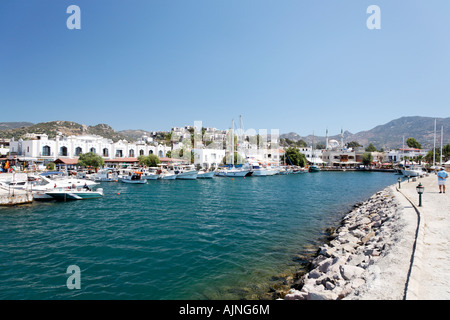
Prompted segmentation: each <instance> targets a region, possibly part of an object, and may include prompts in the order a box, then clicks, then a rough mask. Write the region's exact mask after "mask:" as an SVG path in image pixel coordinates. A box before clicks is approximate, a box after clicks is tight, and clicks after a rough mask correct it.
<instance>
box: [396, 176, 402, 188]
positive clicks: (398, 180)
mask: <svg viewBox="0 0 450 320" xmlns="http://www.w3.org/2000/svg"><path fill="white" fill-rule="evenodd" d="M397 182H398V188H399V189H401V188H402V186H401V185H400V182H402V178H398V179H397Z"/></svg>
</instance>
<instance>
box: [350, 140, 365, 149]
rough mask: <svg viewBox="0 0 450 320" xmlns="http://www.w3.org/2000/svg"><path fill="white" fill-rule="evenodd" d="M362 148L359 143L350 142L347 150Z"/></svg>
mask: <svg viewBox="0 0 450 320" xmlns="http://www.w3.org/2000/svg"><path fill="white" fill-rule="evenodd" d="M358 147H362V145H360V144H359V143H358V142H357V141H350V142H348V143H347V148H358Z"/></svg>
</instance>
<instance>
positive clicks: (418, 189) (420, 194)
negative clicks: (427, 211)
mask: <svg viewBox="0 0 450 320" xmlns="http://www.w3.org/2000/svg"><path fill="white" fill-rule="evenodd" d="M416 190H417V193H418V194H419V207H421V206H422V194H423V191H424V190H425V187H424V186H423V185H422V183H421V182H419V184H418V185H417V187H416Z"/></svg>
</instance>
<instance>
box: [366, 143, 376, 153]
mask: <svg viewBox="0 0 450 320" xmlns="http://www.w3.org/2000/svg"><path fill="white" fill-rule="evenodd" d="M366 151H367V152H375V151H377V148H375V146H374V145H373V144H372V143H370V144H369V146H368V147H367V148H366Z"/></svg>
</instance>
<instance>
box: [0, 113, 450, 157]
mask: <svg viewBox="0 0 450 320" xmlns="http://www.w3.org/2000/svg"><path fill="white" fill-rule="evenodd" d="M441 126H444V144H448V143H450V117H449V118H437V121H436V128H437V139H436V145H437V146H439V145H440V132H441ZM58 132H61V133H62V134H63V135H65V136H69V135H86V134H95V135H99V136H102V137H104V138H108V139H112V140H113V141H115V142H116V141H118V140H121V139H122V140H128V141H134V140H136V139H137V138H140V137H141V136H142V135H143V134H146V133H148V132H149V131H144V130H133V129H130V130H123V131H118V132H117V131H114V129H113V128H111V127H110V126H109V125H107V124H98V125H95V126H87V125H83V124H78V123H76V122H71V121H52V122H43V123H38V124H32V123H29V122H1V123H0V138H12V137H14V138H16V139H19V138H21V137H23V136H24V135H25V134H26V133H46V134H47V135H48V136H49V137H50V138H54V137H55V136H56V135H57V133H58ZM403 136H404V137H405V141H406V139H407V138H409V137H413V138H415V139H416V140H417V141H418V142H419V143H421V144H422V147H423V148H427V149H428V148H432V147H433V138H434V118H431V117H402V118H399V119H395V120H392V121H390V122H388V123H386V124H383V125H379V126H376V127H375V128H372V129H370V130H367V131H361V132H358V133H355V134H353V133H351V132H349V131H345V132H344V142H345V143H346V142H350V141H357V142H358V143H360V144H361V145H363V146H368V145H369V143H373V144H374V145H375V147H377V148H378V149H380V148H384V149H385V150H386V149H389V148H393V149H395V148H400V147H401V146H402V140H403ZM280 138H288V139H290V140H293V141H298V140H300V139H302V140H304V141H306V142H307V144H308V145H311V144H312V138H313V137H312V135H308V136H305V137H302V136H300V135H298V134H297V133H295V132H289V133H285V134H281V135H280ZM314 139H315V142H316V144H325V136H317V135H316V136H315V137H314ZM329 139H335V140H337V141H341V137H340V134H338V135H334V136H329Z"/></svg>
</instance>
